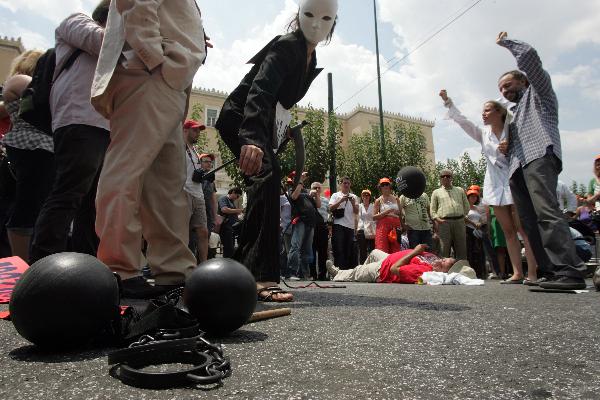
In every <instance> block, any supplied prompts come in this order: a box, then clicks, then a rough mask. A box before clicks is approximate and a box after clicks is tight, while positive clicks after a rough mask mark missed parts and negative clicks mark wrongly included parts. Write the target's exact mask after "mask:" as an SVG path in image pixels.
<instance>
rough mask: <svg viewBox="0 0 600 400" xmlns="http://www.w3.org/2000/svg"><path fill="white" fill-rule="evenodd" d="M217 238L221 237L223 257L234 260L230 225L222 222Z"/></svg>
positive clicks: (233, 237)
mask: <svg viewBox="0 0 600 400" xmlns="http://www.w3.org/2000/svg"><path fill="white" fill-rule="evenodd" d="M219 236H221V245H222V246H223V257H224V258H234V253H235V234H234V230H233V226H232V224H230V223H225V222H223V223H222V224H221V230H220V231H219Z"/></svg>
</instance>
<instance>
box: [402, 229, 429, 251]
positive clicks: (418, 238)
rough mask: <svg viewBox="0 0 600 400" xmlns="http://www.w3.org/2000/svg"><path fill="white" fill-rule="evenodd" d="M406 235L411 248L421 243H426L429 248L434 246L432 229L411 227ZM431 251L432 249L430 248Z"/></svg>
mask: <svg viewBox="0 0 600 400" xmlns="http://www.w3.org/2000/svg"><path fill="white" fill-rule="evenodd" d="M406 236H407V237H408V243H409V246H410V248H411V249H414V248H415V247H417V245H419V244H426V245H427V246H429V249H431V248H432V247H433V239H432V236H431V230H430V229H427V230H416V229H409V230H408V231H407V232H406ZM429 251H431V250H429Z"/></svg>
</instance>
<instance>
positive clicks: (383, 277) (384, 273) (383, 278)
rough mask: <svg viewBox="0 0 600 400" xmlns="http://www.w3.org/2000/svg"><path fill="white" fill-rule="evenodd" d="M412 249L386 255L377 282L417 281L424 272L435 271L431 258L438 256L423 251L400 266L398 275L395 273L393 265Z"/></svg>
mask: <svg viewBox="0 0 600 400" xmlns="http://www.w3.org/2000/svg"><path fill="white" fill-rule="evenodd" d="M411 251H412V250H401V251H398V252H396V253H392V254H390V255H389V256H387V257H386V259H385V260H383V262H382V263H381V268H380V269H379V278H378V279H377V282H380V283H417V280H418V279H419V277H420V276H421V275H423V273H424V272H428V271H433V268H432V267H431V264H430V262H428V261H427V260H429V261H431V259H435V258H437V257H436V256H435V255H433V254H431V253H423V254H420V255H418V256H415V257H413V258H412V259H411V260H410V262H409V263H408V264H406V265H403V266H401V267H400V268H398V275H394V274H392V273H391V272H390V269H391V268H392V265H394V264H395V263H396V262H397V261H398V260H400V259H401V258H402V257H404V256H406V255H407V254H410V252H411Z"/></svg>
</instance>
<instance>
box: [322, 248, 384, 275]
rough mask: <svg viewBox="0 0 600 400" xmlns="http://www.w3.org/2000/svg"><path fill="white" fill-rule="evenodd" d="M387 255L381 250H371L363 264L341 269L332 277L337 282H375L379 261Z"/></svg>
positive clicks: (379, 265) (379, 266)
mask: <svg viewBox="0 0 600 400" xmlns="http://www.w3.org/2000/svg"><path fill="white" fill-rule="evenodd" d="M387 256H389V254H388V253H386V252H384V251H381V250H377V249H375V250H373V251H372V252H371V253H370V254H369V256H368V257H367V259H366V260H365V263H364V264H363V265H359V266H357V267H356V268H352V269H341V270H339V272H338V273H337V274H336V275H335V277H334V278H333V280H334V281H338V282H377V279H378V278H379V269H380V268H381V263H382V262H383V260H385V259H386V258H387Z"/></svg>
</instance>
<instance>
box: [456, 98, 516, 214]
mask: <svg viewBox="0 0 600 400" xmlns="http://www.w3.org/2000/svg"><path fill="white" fill-rule="evenodd" d="M444 105H445V106H446V107H448V117H449V118H451V119H453V120H454V121H455V122H456V123H457V124H458V125H460V127H461V128H462V129H463V130H464V131H465V132H466V133H467V135H469V136H471V137H472V138H473V139H475V140H476V141H477V142H479V143H480V144H481V151H482V152H483V156H484V157H485V159H486V163H487V168H486V171H485V178H484V181H483V199H482V201H483V202H484V203H485V204H489V205H491V206H505V205H509V204H513V199H512V195H511V193H510V186H509V182H508V180H509V178H510V176H509V175H508V171H509V163H508V158H507V157H506V156H505V155H504V154H502V153H500V152H499V151H498V145H499V144H500V142H501V141H502V140H505V139H506V138H507V136H508V125H509V124H508V120H507V122H506V123H505V124H504V129H503V130H502V135H501V136H500V139H498V138H497V137H496V135H495V134H494V133H493V132H492V130H491V127H489V126H483V127H480V126H477V125H475V124H474V123H472V122H471V121H469V120H468V119H467V117H465V116H464V115H462V114H461V112H460V111H459V110H458V109H457V108H456V107H455V106H454V104H453V103H452V100H451V99H448V101H447V102H446V103H445V104H444ZM507 118H509V117H508V116H507Z"/></svg>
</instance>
